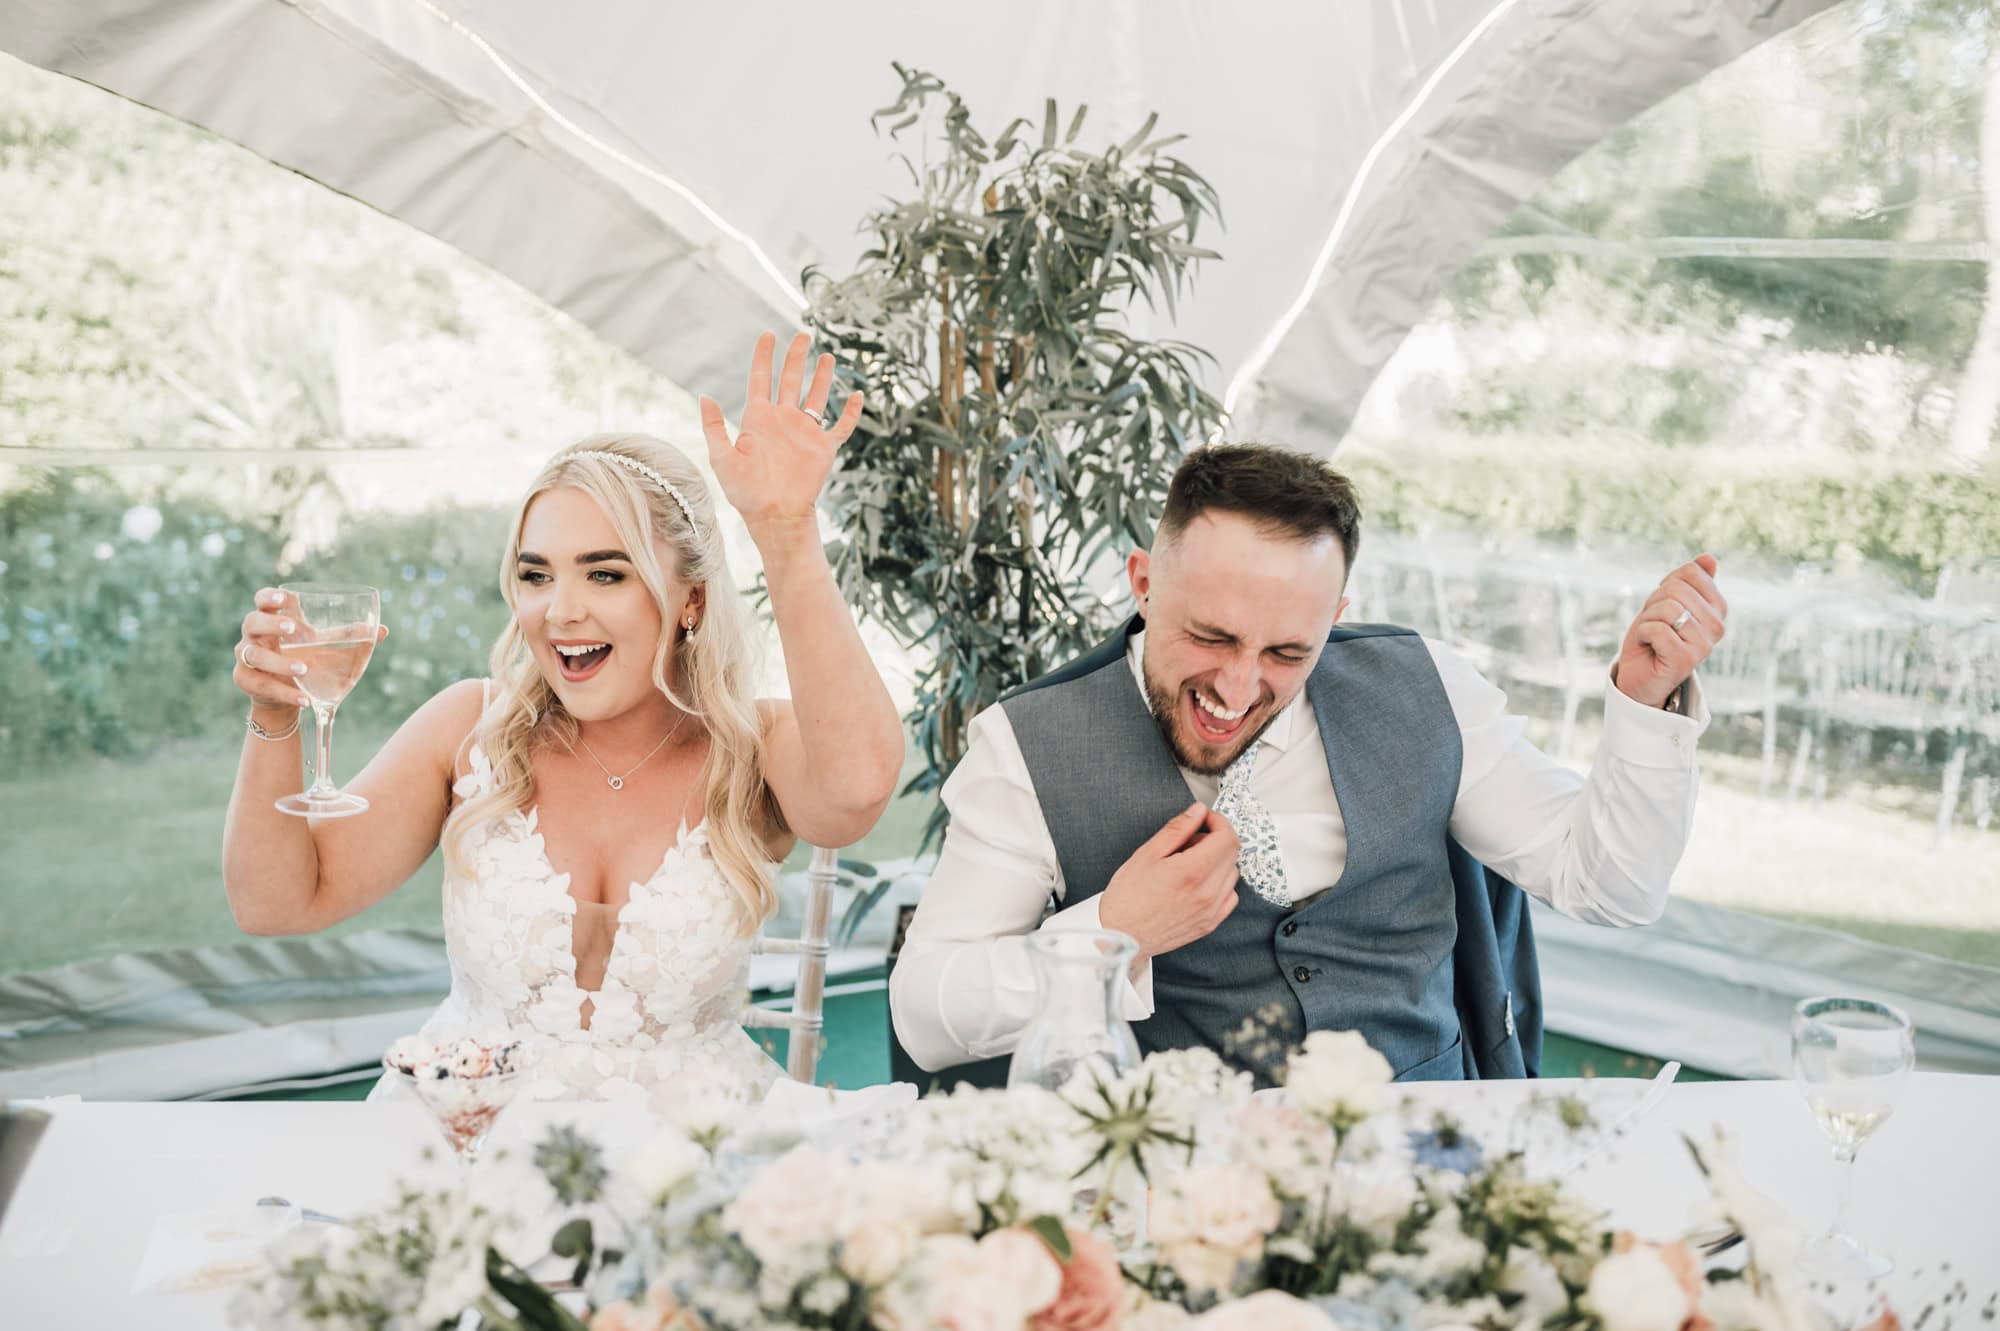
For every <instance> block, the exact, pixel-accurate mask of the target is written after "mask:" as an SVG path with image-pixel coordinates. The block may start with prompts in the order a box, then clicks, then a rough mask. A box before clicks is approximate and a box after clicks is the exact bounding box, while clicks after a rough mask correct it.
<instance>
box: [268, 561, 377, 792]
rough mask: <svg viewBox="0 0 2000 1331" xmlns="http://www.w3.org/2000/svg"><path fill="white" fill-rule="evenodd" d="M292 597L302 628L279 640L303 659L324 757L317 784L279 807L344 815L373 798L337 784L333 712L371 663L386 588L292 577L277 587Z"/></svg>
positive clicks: (304, 686) (302, 680) (302, 679)
mask: <svg viewBox="0 0 2000 1331" xmlns="http://www.w3.org/2000/svg"><path fill="white" fill-rule="evenodd" d="M278 590H279V591H281V592H283V593H284V594H285V598H286V600H287V601H288V602H290V608H291V610H292V617H293V619H294V621H295V622H296V623H297V624H298V629H297V630H296V631H295V632H293V633H291V634H290V635H288V636H287V637H285V638H282V639H280V640H279V642H278V650H279V651H280V652H282V653H284V655H285V658H286V659H287V660H289V661H298V662H302V663H304V665H305V668H306V669H305V673H304V674H303V675H300V676H299V678H298V685H299V688H300V689H301V690H303V691H304V693H305V695H306V696H307V697H308V698H311V699H312V712H313V727H314V730H315V731H316V732H317V734H318V738H319V761H318V762H316V763H315V764H314V765H313V783H312V785H311V786H310V787H309V788H308V789H306V790H304V791H302V792H300V793H299V794H297V795H287V796H285V797H284V798H283V799H281V800H279V801H278V811H279V812H280V813H294V814H298V815H300V816H301V817H306V818H341V817H345V816H346V815H348V814H351V813H362V812H365V811H366V810H367V808H368V801H367V800H365V799H362V798H361V797H360V796H359V795H353V794H349V793H348V792H346V791H343V790H340V789H338V788H336V787H335V786H334V784H333V714H334V712H335V710H336V709H338V708H339V706H340V700H341V699H343V698H345V697H346V696H347V693H348V690H350V689H352V688H353V687H354V685H355V683H356V681H358V680H359V679H360V678H361V672H362V671H363V670H366V669H367V668H368V658H369V657H370V656H372V655H373V654H374V652H375V638H376V636H377V635H376V632H375V630H376V627H377V625H379V624H380V623H381V622H382V594H381V593H380V592H378V591H376V590H375V589H374V588H373V587H363V586H359V585H356V584H347V583H325V582H288V583H285V584H283V585H282V586H280V587H279V588H278Z"/></svg>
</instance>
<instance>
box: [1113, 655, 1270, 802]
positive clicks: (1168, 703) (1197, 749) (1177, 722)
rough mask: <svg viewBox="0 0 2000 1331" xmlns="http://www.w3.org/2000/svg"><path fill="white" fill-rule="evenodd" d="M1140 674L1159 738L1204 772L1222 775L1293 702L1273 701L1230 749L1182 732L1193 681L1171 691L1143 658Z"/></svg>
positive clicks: (1185, 764)
mask: <svg viewBox="0 0 2000 1331" xmlns="http://www.w3.org/2000/svg"><path fill="white" fill-rule="evenodd" d="M1139 677H1140V678H1141V679H1143V680H1145V682H1146V710H1147V711H1149V712H1151V713H1152V714H1153V724H1154V725H1156V726H1158V727H1159V728H1160V738H1162V739H1164V740H1165V741H1166V742H1167V747H1168V748H1170V749H1172V750H1173V751H1174V761H1175V762H1177V763H1179V764H1180V765H1181V766H1182V767H1185V768H1187V770H1188V771H1190V772H1198V773H1200V774H1201V775H1203V776H1220V775H1222V773H1223V772H1224V771H1225V770H1227V769H1228V767H1229V764H1231V763H1233V762H1235V761H1236V760H1237V759H1238V758H1240V757H1242V756H1243V751H1244V750H1245V749H1248V748H1249V747H1250V746H1251V745H1252V744H1255V743H1256V742H1257V741H1258V740H1259V739H1260V738H1262V737H1263V734H1264V732H1265V731H1267V730H1269V729H1270V728H1271V723H1272V722H1273V721H1275V720H1277V719H1278V713H1280V712H1282V711H1284V710H1285V708H1286V706H1288V705H1289V704H1290V702H1291V699H1289V698H1287V699H1286V700H1285V701H1284V702H1283V703H1273V704H1271V708H1270V712H1269V714H1268V715H1266V716H1265V718H1264V720H1263V721H1262V722H1261V723H1260V724H1259V725H1258V726H1257V727H1256V728H1255V729H1254V730H1253V729H1248V728H1246V729H1245V730H1244V732H1243V734H1242V735H1240V736H1239V737H1238V738H1237V740H1236V742H1235V743H1233V744H1231V745H1230V746H1229V747H1228V748H1227V749H1220V750H1218V749H1217V748H1216V747H1215V746H1214V745H1212V744H1203V743H1200V742H1199V741H1198V740H1193V739H1191V738H1189V737H1187V736H1184V735H1182V733H1181V731H1182V728H1183V726H1184V724H1185V722H1184V720H1183V718H1182V716H1181V707H1182V705H1183V703H1184V702H1185V700H1186V698H1187V693H1188V689H1189V688H1190V687H1191V686H1190V685H1185V684H1183V685H1181V686H1179V687H1177V688H1176V689H1175V690H1174V691H1173V692H1172V693H1169V692H1167V691H1166V690H1165V689H1164V688H1163V687H1161V685H1159V684H1158V683H1157V682H1155V681H1154V679H1153V675H1152V672H1151V671H1149V670H1147V669H1146V668H1145V662H1144V661H1141V662H1140V663H1139ZM1259 705H1260V706H1262V705H1263V704H1259Z"/></svg>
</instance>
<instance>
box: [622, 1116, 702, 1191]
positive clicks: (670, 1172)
mask: <svg viewBox="0 0 2000 1331" xmlns="http://www.w3.org/2000/svg"><path fill="white" fill-rule="evenodd" d="M706 1168H708V1152H707V1151H704V1150H702V1149H701V1147H699V1146H697V1145H695V1144H694V1143H693V1142H691V1141H689V1140H688V1139H687V1138H686V1137H684V1136H682V1135H681V1134H680V1133H678V1132H675V1131H673V1130H672V1129H668V1130H667V1131H664V1132H661V1133H658V1134H656V1135H655V1136H654V1137H653V1138H652V1140H650V1141H648V1142H647V1143H646V1144H645V1145H644V1146H641V1147H640V1148H639V1149H638V1150H636V1151H634V1152H632V1154H631V1155H629V1156H628V1157H626V1160H625V1175H626V1177H627V1178H629V1179H631V1180H632V1186H633V1187H635V1188H637V1189H638V1190H639V1192H640V1194H641V1195H642V1196H644V1197H645V1199H646V1200H647V1201H648V1202H651V1203H652V1204H653V1205H655V1206H658V1205H660V1204H661V1203H662V1202H664V1201H666V1199H667V1198H668V1197H669V1196H670V1195H671V1194H672V1193H673V1192H674V1190H675V1189H677V1188H679V1187H680V1186H681V1185H682V1184H683V1183H685V1182H687V1181H688V1180H689V1179H691V1178H693V1177H694V1176H695V1175H697V1174H699V1173H700V1172H701V1171H702V1170H704V1169H706Z"/></svg>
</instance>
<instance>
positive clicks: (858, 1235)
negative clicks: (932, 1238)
mask: <svg viewBox="0 0 2000 1331" xmlns="http://www.w3.org/2000/svg"><path fill="white" fill-rule="evenodd" d="M916 1246H917V1236H916V1233H915V1231H913V1230H912V1229H911V1228H910V1227H909V1226H908V1225H906V1224H904V1223H903V1222H901V1221H899V1220H883V1219H870V1220H863V1221H862V1222H861V1223H860V1224H858V1225H856V1226H855V1227H854V1228H853V1229H851V1230H849V1231H848V1232H847V1237H846V1238H844V1239H842V1240H841V1242H840V1269H841V1270H842V1271H844V1272H845V1273H846V1274H847V1275H849V1276H851V1277H853V1278H854V1279H855V1280H856V1281H857V1282H859V1283H861V1284H863V1285H867V1286H869V1287H870V1288H873V1287H875V1286H877V1285H881V1284H883V1283H885V1282H887V1281H888V1280H889V1279H890V1278H891V1277H892V1276H894V1275H895V1274H896V1272H898V1271H900V1270H901V1269H902V1267H903V1263H904V1262H906V1261H908V1260H909V1259H910V1254H911V1253H912V1252H914V1251H915V1250H916Z"/></svg>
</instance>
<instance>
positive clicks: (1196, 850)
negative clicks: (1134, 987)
mask: <svg viewBox="0 0 2000 1331" xmlns="http://www.w3.org/2000/svg"><path fill="white" fill-rule="evenodd" d="M1239 848H1240V847H1239V846H1238V844H1237V840H1236V829H1235V828H1233V827H1231V826H1230V825H1229V820H1228V819H1227V818H1224V817H1222V816H1221V815H1220V814H1218V813H1216V812H1215V811H1214V810H1212V809H1209V808H1206V807H1204V806H1203V805H1200V804H1192V805H1189V806H1188V807H1187V808H1186V809H1184V810H1182V811H1181V812H1180V813H1178V814H1175V815H1174V816H1173V817H1172V818H1170V819H1168V820H1167V824H1166V826H1164V827H1162V828H1161V829H1160V830H1159V831H1157V832H1155V833H1154V834H1153V835H1152V837H1151V838H1150V839H1148V840H1147V842H1146V843H1145V844H1144V845H1143V846H1140V847H1139V849H1137V850H1135V851H1133V852H1132V857H1131V858H1130V859H1128V860H1126V861H1125V863H1124V864H1123V865H1122V866H1120V868H1119V870H1118V872H1117V873H1115V874H1113V875H1112V876H1111V883H1110V885H1109V886H1107V887H1106V888H1105V889H1104V900H1103V902H1102V903H1100V905H1099V907H1098V920H1099V921H1100V922H1101V923H1102V924H1103V925H1104V927H1105V928H1107V929H1116V930H1118V931H1119V932H1121V933H1126V934H1130V935H1131V936H1132V937H1133V939H1134V940H1136V941H1137V942H1138V944H1139V957H1138V961H1139V962H1144V961H1146V960H1148V959H1150V958H1152V957H1157V956H1159V955H1161V954H1162V953H1165V952H1172V951H1173V950H1174V949H1175V948H1179V947H1186V946H1187V945H1188V944H1189V943H1192V942H1195V941H1196V940H1197V939H1202V938H1206V937H1208V936H1209V935H1210V934H1212V933H1214V932H1215V930H1216V928H1217V926H1219V925H1220V924H1221V923H1222V922H1223V921H1224V920H1226V919H1228V918H1229V912H1230V911H1232V910H1235V909H1236V855H1237V851H1238V850H1239ZM1135 964H1137V963H1135Z"/></svg>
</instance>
